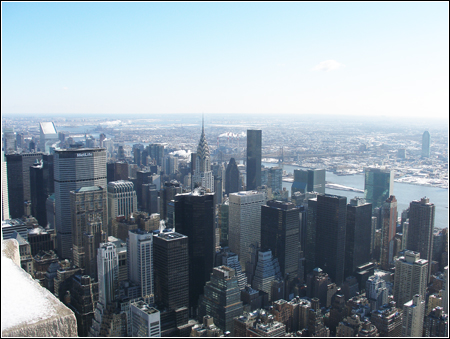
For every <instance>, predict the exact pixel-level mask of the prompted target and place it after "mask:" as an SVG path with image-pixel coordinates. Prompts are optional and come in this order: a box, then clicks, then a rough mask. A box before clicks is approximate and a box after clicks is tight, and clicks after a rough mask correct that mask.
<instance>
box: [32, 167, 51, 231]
mask: <svg viewBox="0 0 450 339" xmlns="http://www.w3.org/2000/svg"><path fill="white" fill-rule="evenodd" d="M45 184H46V183H45V181H44V166H43V163H42V162H39V161H37V162H36V163H34V164H33V166H31V167H30V193H31V214H32V215H33V216H34V217H35V218H36V219H37V221H38V222H39V225H41V226H43V227H46V226H47V211H46V207H45V203H46V201H47V198H48V196H49V194H48V192H47V191H46V189H45V186H46V185H45Z"/></svg>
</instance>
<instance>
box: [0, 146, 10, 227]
mask: <svg viewBox="0 0 450 339" xmlns="http://www.w3.org/2000/svg"><path fill="white" fill-rule="evenodd" d="M1 156H2V159H1V161H2V220H7V219H9V199H8V178H7V173H6V162H5V154H4V152H3V151H2V155H1Z"/></svg>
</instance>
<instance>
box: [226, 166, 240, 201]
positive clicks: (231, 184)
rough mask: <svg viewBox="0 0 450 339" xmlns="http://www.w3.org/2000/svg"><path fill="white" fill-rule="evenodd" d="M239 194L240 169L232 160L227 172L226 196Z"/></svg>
mask: <svg viewBox="0 0 450 339" xmlns="http://www.w3.org/2000/svg"><path fill="white" fill-rule="evenodd" d="M236 192H239V169H238V167H237V164H236V160H234V158H231V159H230V162H229V163H228V166H227V169H226V172H225V194H227V195H229V194H230V193H236Z"/></svg>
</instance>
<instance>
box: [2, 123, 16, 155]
mask: <svg viewBox="0 0 450 339" xmlns="http://www.w3.org/2000/svg"><path fill="white" fill-rule="evenodd" d="M2 139H3V145H2V146H3V147H2V149H3V150H4V151H5V154H9V153H12V152H14V151H16V150H17V140H16V132H14V127H10V128H3V138H2Z"/></svg>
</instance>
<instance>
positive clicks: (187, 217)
mask: <svg viewBox="0 0 450 339" xmlns="http://www.w3.org/2000/svg"><path fill="white" fill-rule="evenodd" d="M214 226H215V225H214V194H213V193H205V191H204V190H199V189H197V190H194V192H192V193H185V194H178V195H176V196H175V231H176V232H178V233H180V234H184V235H186V236H187V237H188V242H189V247H188V248H189V307H190V314H191V316H192V315H194V314H196V308H197V305H198V297H199V296H200V294H202V293H203V286H205V283H206V282H207V281H208V280H209V277H210V274H211V272H212V269H213V267H214V255H215V227H214Z"/></svg>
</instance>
